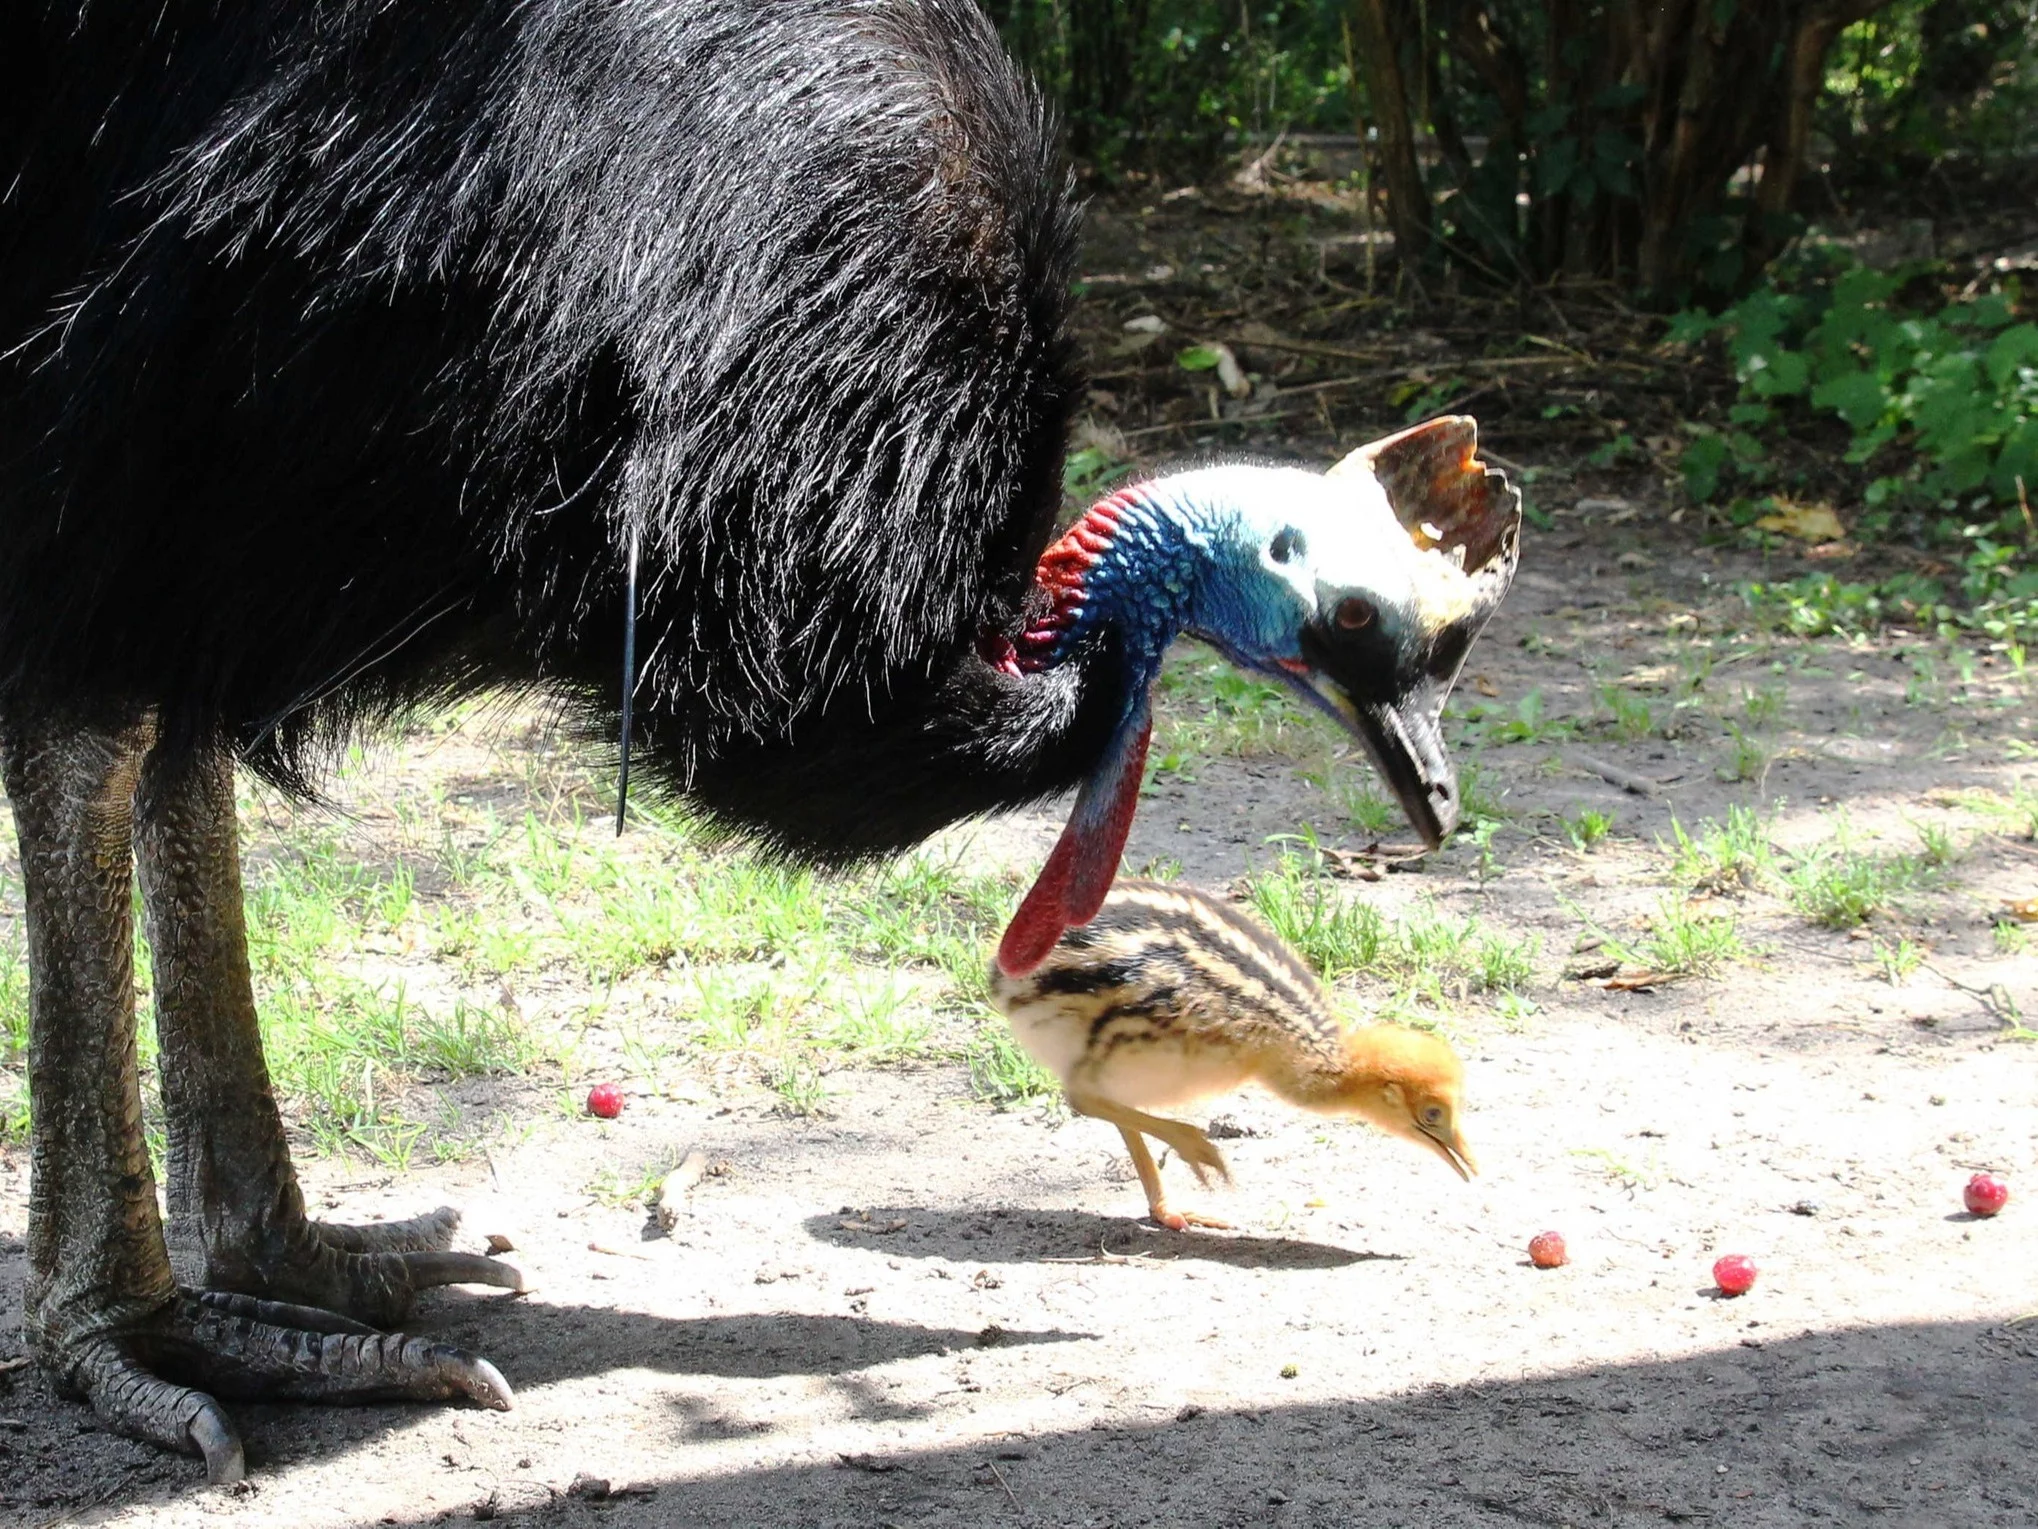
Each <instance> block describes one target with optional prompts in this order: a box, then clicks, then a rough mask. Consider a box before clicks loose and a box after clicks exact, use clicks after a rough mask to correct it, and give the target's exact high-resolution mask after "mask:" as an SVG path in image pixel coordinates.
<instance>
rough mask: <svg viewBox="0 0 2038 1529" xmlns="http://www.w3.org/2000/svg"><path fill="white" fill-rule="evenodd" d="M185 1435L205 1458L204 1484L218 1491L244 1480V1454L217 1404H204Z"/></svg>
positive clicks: (245, 1461)
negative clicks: (220, 1488)
mask: <svg viewBox="0 0 2038 1529" xmlns="http://www.w3.org/2000/svg"><path fill="white" fill-rule="evenodd" d="M194 1394H195V1393H194ZM185 1431H186V1434H187V1435H188V1436H189V1438H190V1440H191V1442H192V1443H193V1444H194V1445H196V1446H197V1447H198V1453H199V1454H201V1455H203V1456H204V1457H205V1479H206V1480H207V1481H209V1482H211V1483H212V1484H213V1485H214V1486H216V1487H221V1486H232V1485H233V1484H234V1483H235V1482H236V1481H242V1480H245V1479H246V1477H247V1474H248V1457H247V1453H246V1452H245V1451H244V1450H243V1449H242V1448H241V1440H240V1435H239V1434H237V1433H235V1432H234V1428H233V1424H231V1423H229V1422H228V1421H227V1420H226V1414H225V1413H224V1412H221V1411H220V1410H219V1404H218V1403H216V1402H212V1403H208V1405H206V1406H205V1407H203V1408H201V1409H200V1410H199V1411H198V1412H197V1413H195V1414H194V1415H193V1416H192V1419H191V1422H190V1423H189V1425H187V1427H186V1430H185Z"/></svg>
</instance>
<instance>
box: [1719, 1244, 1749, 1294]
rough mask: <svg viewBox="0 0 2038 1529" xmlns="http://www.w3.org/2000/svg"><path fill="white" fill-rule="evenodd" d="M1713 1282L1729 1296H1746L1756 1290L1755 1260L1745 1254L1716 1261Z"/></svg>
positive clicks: (1733, 1255) (1731, 1255) (1734, 1254)
mask: <svg viewBox="0 0 2038 1529" xmlns="http://www.w3.org/2000/svg"><path fill="white" fill-rule="evenodd" d="M1712 1282H1713V1283H1714V1284H1715V1285H1718V1286H1719V1287H1720V1289H1721V1291H1723V1292H1724V1293H1725V1294H1727V1295H1746V1294H1747V1293H1748V1292H1749V1291H1750V1290H1753V1289H1754V1288H1755V1260H1754V1259H1752V1258H1750V1257H1749V1256H1748V1255H1747V1254H1745V1253H1729V1254H1727V1256H1726V1257H1724V1258H1719V1259H1715V1260H1714V1261H1713V1266H1712Z"/></svg>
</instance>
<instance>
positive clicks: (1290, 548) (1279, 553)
mask: <svg viewBox="0 0 2038 1529" xmlns="http://www.w3.org/2000/svg"><path fill="white" fill-rule="evenodd" d="M1308 550H1309V544H1308V543H1307V542H1306V541H1304V540H1303V539H1302V533H1301V532H1300V531H1298V530H1296V529H1295V528H1294V527H1293V526H1289V527H1287V528H1285V529H1284V530H1281V531H1277V532H1275V533H1274V539H1273V540H1272V541H1271V542H1269V543H1267V556H1268V557H1270V558H1272V559H1273V560H1274V561H1275V562H1277V563H1286V562H1291V561H1293V560H1294V559H1295V558H1298V557H1300V556H1301V555H1302V554H1303V553H1305V552H1307V551H1308Z"/></svg>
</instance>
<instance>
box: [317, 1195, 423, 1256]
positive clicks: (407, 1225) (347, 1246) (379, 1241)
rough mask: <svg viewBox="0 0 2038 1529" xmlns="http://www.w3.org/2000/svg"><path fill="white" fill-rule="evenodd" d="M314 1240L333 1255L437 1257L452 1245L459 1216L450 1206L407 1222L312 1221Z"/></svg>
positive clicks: (414, 1217) (413, 1217)
mask: <svg viewBox="0 0 2038 1529" xmlns="http://www.w3.org/2000/svg"><path fill="white" fill-rule="evenodd" d="M312 1228H313V1230H314V1231H316V1232H317V1234H318V1240H319V1241H320V1242H322V1243H324V1244H325V1245H326V1246H327V1247H329V1248H331V1249H332V1250H333V1251H334V1252H335V1253H438V1252H443V1251H444V1250H445V1249H447V1248H449V1247H451V1246H452V1245H453V1234H454V1233H455V1232H457V1231H458V1230H459V1229H460V1212H458V1211H457V1210H455V1209H454V1208H453V1207H452V1206H450V1205H441V1206H440V1207H439V1208H438V1209H437V1210H435V1211H432V1212H430V1213H429V1214H427V1215H423V1216H412V1217H411V1218H410V1219H409V1220H407V1221H371V1222H366V1223H364V1224H362V1225H359V1226H343V1225H341V1224H339V1223H338V1222H332V1221H315V1222H313V1223H312Z"/></svg>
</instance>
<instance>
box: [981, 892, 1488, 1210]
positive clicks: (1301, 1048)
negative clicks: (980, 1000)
mask: <svg viewBox="0 0 2038 1529" xmlns="http://www.w3.org/2000/svg"><path fill="white" fill-rule="evenodd" d="M991 1001H992V1002H993V1003H995V1004H996V1005H997V1006H998V1008H999V1009H1000V1010H1002V1011H1003V1012H1004V1014H1005V1015H1006V1017H1007V1018H1008V1019H1010V1020H1011V1022H1012V1031H1013V1034H1015V1035H1016V1036H1017V1037H1018V1039H1019V1043H1020V1044H1021V1045H1022V1046H1024V1047H1025V1048H1026V1049H1027V1051H1029V1052H1031V1053H1032V1055H1033V1056H1034V1057H1035V1058H1036V1059H1037V1060H1038V1061H1039V1062H1040V1064H1041V1065H1042V1066H1044V1067H1046V1068H1048V1069H1049V1070H1050V1071H1051V1072H1053V1073H1054V1074H1055V1075H1056V1076H1057V1077H1059V1078H1060V1079H1061V1081H1062V1087H1063V1088H1064V1089H1066V1090H1067V1093H1068V1101H1069V1107H1070V1108H1071V1109H1072V1110H1074V1111H1075V1112H1076V1113H1077V1114H1079V1115H1090V1116H1094V1117H1095V1118H1097V1119H1099V1120H1108V1121H1110V1122H1111V1124H1113V1125H1115V1126H1117V1127H1118V1129H1119V1132H1120V1133H1121V1134H1122V1135H1123V1136H1124V1137H1125V1146H1126V1149H1127V1150H1128V1151H1129V1152H1130V1153H1131V1154H1132V1165H1133V1167H1134V1168H1136V1169H1137V1170H1138V1171H1139V1182H1140V1184H1141V1186H1142V1187H1144V1189H1145V1190H1146V1203H1147V1209H1148V1210H1149V1211H1150V1212H1151V1214H1152V1216H1153V1219H1154V1220H1155V1221H1157V1222H1159V1223H1160V1224H1161V1225H1162V1226H1165V1227H1169V1228H1171V1229H1173V1230H1175V1231H1181V1230H1183V1229H1185V1228H1187V1227H1191V1226H1207V1227H1219V1228H1222V1227H1224V1226H1226V1223H1225V1222H1222V1221H1217V1220H1213V1219H1211V1218H1210V1217H1207V1216H1199V1215H1196V1214H1194V1213H1193V1212H1185V1211H1176V1210H1171V1209H1169V1208H1168V1204H1167V1197H1166V1195H1165V1194H1164V1193H1163V1192H1162V1189H1161V1177H1160V1169H1159V1168H1158V1167H1157V1166H1156V1165H1155V1163H1154V1159H1153V1155H1152V1153H1150V1152H1149V1151H1148V1150H1147V1146H1146V1142H1145V1140H1144V1138H1145V1137H1148V1136H1151V1137H1153V1138H1154V1139H1155V1140H1156V1141H1160V1142H1165V1143H1166V1144H1167V1145H1168V1146H1170V1147H1173V1148H1174V1149H1175V1152H1176V1154H1177V1155H1178V1156H1179V1157H1180V1158H1181V1159H1182V1160H1183V1161H1184V1162H1186V1163H1187V1164H1188V1165H1189V1166H1190V1168H1191V1169H1192V1170H1193V1171H1194V1172H1195V1174H1196V1178H1197V1182H1199V1183H1208V1182H1209V1175H1210V1174H1211V1173H1215V1174H1217V1175H1219V1176H1220V1177H1223V1178H1226V1179H1229V1177H1230V1171H1229V1170H1228V1169H1227V1168H1226V1167H1225V1164H1224V1158H1223V1156H1222V1154H1220V1153H1219V1152H1218V1150H1217V1148H1216V1147H1215V1146H1214V1145H1212V1143H1211V1141H1210V1138H1209V1137H1208V1136H1206V1135H1204V1133H1203V1132H1201V1131H1199V1130H1197V1129H1196V1128H1195V1127H1194V1126H1192V1125H1188V1124H1186V1123H1184V1122H1182V1121H1179V1120H1169V1119H1166V1118H1164V1117H1162V1116H1159V1115H1153V1114H1149V1113H1148V1111H1149V1110H1151V1109H1156V1108H1165V1107H1167V1106H1170V1105H1180V1104H1186V1103H1188V1102H1190V1101H1192V1100H1196V1099H1202V1098H1206V1097H1208V1096H1210V1095H1213V1094H1221V1093H1226V1092H1229V1091H1230V1090H1232V1089H1234V1088H1237V1087H1239V1086H1240V1085H1241V1084H1245V1083H1258V1084H1260V1085H1262V1086H1263V1087H1265V1088H1266V1089H1268V1090H1269V1091H1270V1092H1272V1093H1273V1094H1275V1095H1277V1096H1278V1097H1280V1098H1282V1099H1285V1100H1286V1101H1288V1102H1289V1103H1290V1104H1295V1105H1300V1106H1301V1107H1302V1108H1303V1109H1306V1110H1311V1111H1314V1112H1315V1113H1317V1114H1320V1115H1339V1116H1346V1117H1354V1118H1357V1119H1361V1120H1366V1121H1370V1122H1371V1123H1372V1124H1373V1125H1376V1126H1378V1127H1379V1128H1380V1129H1381V1130H1383V1131H1385V1132H1387V1133H1388V1134H1389V1135H1390V1136H1399V1137H1402V1138H1403V1139H1404V1140H1407V1141H1412V1142H1415V1143H1417V1144H1419V1145H1421V1146H1424V1147H1428V1148H1429V1149H1431V1150H1432V1151H1434V1152H1435V1153H1436V1154H1437V1155H1438V1156H1439V1157H1441V1158H1442V1159H1443V1160H1444V1161H1445V1162H1446V1163H1448V1164H1450V1165H1451V1167H1452V1168H1454V1169H1456V1170H1457V1172H1458V1174H1459V1176H1460V1177H1463V1178H1467V1179H1469V1178H1470V1177H1471V1176H1472V1175H1473V1174H1474V1173H1475V1172H1477V1171H1478V1165H1477V1164H1476V1163H1475V1162H1474V1161H1473V1159H1472V1154H1471V1151H1470V1150H1469V1149H1468V1148H1467V1147H1466V1145H1465V1139H1464V1137H1463V1136H1462V1135H1461V1134H1460V1132H1459V1130H1458V1115H1459V1109H1460V1100H1461V1098H1462V1094H1463V1085H1464V1067H1463V1065H1462V1064H1461V1063H1460V1062H1459V1060H1458V1057H1457V1054H1456V1053H1455V1052H1453V1051H1452V1050H1451V1048H1450V1046H1449V1045H1448V1044H1447V1043H1446V1042H1445V1041H1444V1040H1442V1039H1441V1038H1440V1037H1438V1036H1435V1035H1430V1034H1427V1033H1425V1032H1423V1031H1420V1030H1410V1029H1406V1028H1404V1027H1402V1026H1400V1025H1372V1026H1364V1027H1356V1026H1349V1025H1346V1024H1345V1023H1343V1022H1342V1021H1341V1020H1340V1019H1339V1018H1338V1017H1337V1015H1336V1013H1335V1011H1334V1010H1333V1009H1332V1007H1331V1003H1330V997H1329V995H1328V994H1327V993H1326V992H1325V991H1324V988H1323V984H1322V983H1320V982H1319V981H1318V980H1317V979H1316V976H1315V974H1314V973H1312V972H1311V971H1310V970H1309V968H1308V967H1306V966H1305V965H1303V963H1302V961H1301V960H1300V959H1299V958H1298V957H1297V956H1296V955H1295V953H1294V952H1293V951H1291V950H1289V949H1288V948H1287V946H1285V945H1284V944H1282V942H1281V941H1280V940H1278V939H1276V938H1275V937H1274V936H1273V935H1272V934H1270V933H1269V932H1268V931H1267V930H1265V929H1263V928H1261V927H1260V926H1259V925H1258V924H1257V923H1255V922H1254V921H1253V920H1252V919H1250V918H1248V917H1247V916H1246V915H1245V914H1243V913H1241V912H1240V911H1239V910H1237V909H1236V908H1233V907H1230V906H1228V905H1227V904H1225V903H1223V902H1221V901H1219V900H1218V899H1216V898H1214V897H1212V896H1210V895H1209V894H1208V893H1205V892H1199V891H1197V890H1195V889H1194V888H1192V887H1184V886H1172V885H1167V884H1164V883H1160V882H1151V881H1124V882H1120V883H1119V884H1118V885H1117V886H1115V887H1114V888H1112V890H1111V893H1110V895H1109V896H1108V897H1107V898H1106V899H1105V902H1104V907H1103V911H1102V912H1100V913H1099V914H1098V915H1097V917H1096V918H1095V919H1094V920H1092V921H1091V922H1090V923H1087V924H1083V925H1080V926H1078V927H1077V928H1074V929H1070V930H1069V931H1068V932H1067V933H1066V934H1065V935H1063V936H1062V938H1061V941H1060V942H1059V943H1058V944H1057V945H1056V946H1055V948H1054V950H1053V951H1052V952H1051V953H1050V954H1049V955H1048V957H1047V959H1046V960H1045V961H1044V962H1043V963H1042V964H1041V965H1040V966H1039V967H1038V968H1036V969H1035V970H1033V971H1032V972H1029V973H1028V974H1027V975H1025V976H1023V977H1010V976H1007V975H1005V974H1004V973H1003V972H1002V971H1001V970H999V969H998V968H997V967H996V966H995V965H993V967H992V970H991Z"/></svg>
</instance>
